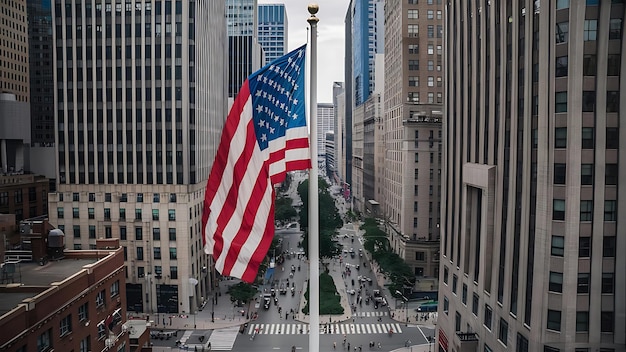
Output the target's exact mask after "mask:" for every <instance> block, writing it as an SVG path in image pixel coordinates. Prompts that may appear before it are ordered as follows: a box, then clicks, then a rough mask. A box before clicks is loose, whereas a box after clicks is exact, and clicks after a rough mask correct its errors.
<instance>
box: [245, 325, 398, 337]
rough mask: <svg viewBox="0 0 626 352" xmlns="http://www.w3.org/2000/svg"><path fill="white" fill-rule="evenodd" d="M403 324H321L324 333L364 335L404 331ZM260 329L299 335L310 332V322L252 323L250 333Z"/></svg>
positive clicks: (262, 333) (261, 330) (265, 331)
mask: <svg viewBox="0 0 626 352" xmlns="http://www.w3.org/2000/svg"><path fill="white" fill-rule="evenodd" d="M401 326H402V325H401V324H399V323H391V324H382V323H363V324H354V323H346V324H343V323H334V324H330V325H329V324H322V325H320V334H322V335H348V334H350V335H364V334H387V333H389V330H391V329H393V332H394V333H402V327H401ZM256 329H258V333H257V334H259V335H299V334H308V333H309V329H310V327H309V324H283V323H269V324H250V326H249V328H248V332H247V333H248V335H252V334H253V333H254V332H255V330H256Z"/></svg>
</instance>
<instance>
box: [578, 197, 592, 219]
mask: <svg viewBox="0 0 626 352" xmlns="http://www.w3.org/2000/svg"><path fill="white" fill-rule="evenodd" d="M592 220H593V201H592V200H581V201H580V221H592Z"/></svg>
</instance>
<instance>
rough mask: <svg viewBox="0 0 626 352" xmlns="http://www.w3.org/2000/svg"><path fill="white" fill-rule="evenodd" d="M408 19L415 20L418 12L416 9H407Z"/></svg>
mask: <svg viewBox="0 0 626 352" xmlns="http://www.w3.org/2000/svg"><path fill="white" fill-rule="evenodd" d="M408 15H409V19H411V20H416V19H418V18H419V12H418V11H417V10H416V9H411V10H409V11H408Z"/></svg>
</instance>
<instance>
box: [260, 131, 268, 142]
mask: <svg viewBox="0 0 626 352" xmlns="http://www.w3.org/2000/svg"><path fill="white" fill-rule="evenodd" d="M261 141H263V142H266V141H267V136H266V135H265V133H263V134H262V135H261Z"/></svg>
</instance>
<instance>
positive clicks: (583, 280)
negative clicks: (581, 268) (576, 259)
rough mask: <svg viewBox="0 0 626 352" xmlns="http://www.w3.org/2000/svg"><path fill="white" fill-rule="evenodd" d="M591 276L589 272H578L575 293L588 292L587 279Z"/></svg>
mask: <svg viewBox="0 0 626 352" xmlns="http://www.w3.org/2000/svg"><path fill="white" fill-rule="evenodd" d="M590 280H591V276H590V274H589V273H578V287H577V289H576V292H577V293H589V281H590Z"/></svg>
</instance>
